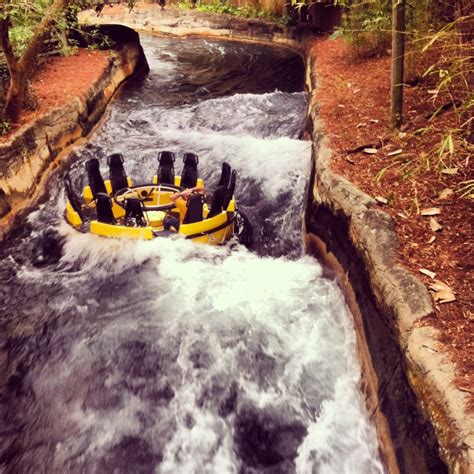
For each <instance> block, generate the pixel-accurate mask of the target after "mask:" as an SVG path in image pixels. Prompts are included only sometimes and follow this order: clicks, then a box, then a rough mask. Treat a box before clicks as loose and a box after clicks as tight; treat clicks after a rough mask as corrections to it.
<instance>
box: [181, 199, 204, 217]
mask: <svg viewBox="0 0 474 474" xmlns="http://www.w3.org/2000/svg"><path fill="white" fill-rule="evenodd" d="M187 206H188V210H187V211H186V215H185V216H184V219H183V224H192V223H193V222H199V221H202V208H203V202H202V195H201V194H199V193H195V194H191V196H189V199H188V202H187Z"/></svg>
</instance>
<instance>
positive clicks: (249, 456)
mask: <svg viewBox="0 0 474 474" xmlns="http://www.w3.org/2000/svg"><path fill="white" fill-rule="evenodd" d="M306 433H307V430H306V428H305V426H304V425H303V423H302V422H300V421H298V420H294V419H290V416H289V415H285V414H284V413H282V411H281V410H277V409H273V408H271V409H265V410H260V409H258V408H256V407H253V406H251V405H244V406H243V407H242V408H241V409H240V411H239V413H238V414H237V417H236V421H235V435H234V441H235V444H236V446H237V452H238V455H239V456H240V458H241V460H242V462H243V463H244V464H245V468H246V469H247V472H251V471H249V470H248V468H259V469H260V468H268V467H273V468H277V469H278V470H280V471H281V469H284V470H285V472H292V471H294V465H293V459H294V458H295V457H296V455H297V450H298V447H299V445H300V444H301V442H302V440H303V438H304V437H305V436H306ZM245 468H244V470H245ZM272 472H277V471H274V470H273V469H272Z"/></svg>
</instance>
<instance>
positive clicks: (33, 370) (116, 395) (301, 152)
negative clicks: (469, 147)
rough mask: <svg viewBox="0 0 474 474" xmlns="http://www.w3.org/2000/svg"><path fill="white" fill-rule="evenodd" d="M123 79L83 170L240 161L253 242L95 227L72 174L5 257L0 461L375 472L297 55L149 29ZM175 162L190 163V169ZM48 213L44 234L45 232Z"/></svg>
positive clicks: (37, 467)
mask: <svg viewBox="0 0 474 474" xmlns="http://www.w3.org/2000/svg"><path fill="white" fill-rule="evenodd" d="M143 43H144V46H145V51H146V54H147V57H148V58H149V63H150V66H151V73H150V75H149V76H148V77H147V78H146V79H145V80H144V81H143V83H141V84H138V85H137V84H135V85H128V86H126V87H124V88H123V90H122V91H121V94H120V95H119V97H118V98H117V99H116V101H115V102H114V104H113V105H112V106H111V108H110V112H109V117H108V120H107V121H106V122H105V123H104V124H103V126H102V127H101V129H100V130H99V131H98V132H97V133H96V134H95V136H94V137H93V138H92V139H91V141H90V143H89V144H88V145H86V146H85V147H83V148H78V149H76V150H75V151H74V153H73V156H72V157H71V165H70V168H69V172H70V174H71V176H72V179H73V182H74V185H75V186H76V187H77V189H79V188H81V187H82V186H83V185H84V184H85V179H84V175H85V173H84V171H83V163H84V161H85V160H86V159H88V158H90V157H92V156H95V157H98V158H100V159H102V160H101V161H102V165H101V166H102V167H103V168H102V171H103V174H104V175H107V172H106V165H105V160H103V158H104V157H105V156H106V155H108V154H109V153H112V152H115V151H119V152H122V153H123V154H124V156H125V159H126V162H125V167H126V169H127V171H128V173H129V175H131V176H133V177H134V179H135V180H136V181H140V180H142V181H145V180H146V181H149V180H150V177H151V176H152V175H153V174H154V173H155V172H156V167H157V163H156V156H157V152H158V151H159V150H163V149H171V150H175V151H177V152H178V153H179V154H180V155H181V154H182V153H183V152H185V151H193V152H195V153H197V154H198V155H199V156H200V171H201V175H202V176H203V178H204V179H205V181H206V182H207V183H211V185H212V183H215V182H216V181H217V180H218V175H219V171H220V165H221V163H222V161H227V162H229V163H230V164H231V166H232V167H233V168H235V169H236V170H237V172H238V174H239V180H238V186H237V192H236V195H237V199H238V202H239V204H240V206H241V207H242V208H243V210H244V211H245V212H246V213H247V214H248V215H249V217H250V219H251V220H252V223H253V226H254V229H255V233H256V241H257V243H256V249H255V251H254V252H249V251H248V250H247V249H245V248H242V247H240V246H239V245H237V244H233V245H230V246H226V247H208V246H199V245H196V244H193V243H192V242H189V241H184V240H181V239H179V238H175V239H162V240H159V239H157V240H154V241H149V242H133V241H121V240H109V239H103V238H101V237H98V236H94V235H90V234H80V233H78V232H76V231H75V230H73V229H72V228H70V227H69V226H68V225H67V224H66V223H65V222H64V220H63V218H62V213H63V210H64V204H63V200H64V196H63V192H62V190H61V185H60V184H59V183H60V178H61V176H60V175H59V174H57V175H56V176H55V177H53V179H51V180H50V185H51V191H50V193H49V195H48V197H47V199H46V200H45V202H44V203H43V204H41V205H40V206H38V207H37V209H36V210H35V211H34V212H32V213H31V214H30V216H29V217H28V219H26V220H25V221H24V222H23V223H22V225H21V226H20V227H19V228H18V229H17V231H16V232H15V233H14V234H12V236H11V238H10V239H9V241H8V242H7V243H6V244H5V245H4V247H3V248H2V249H1V251H0V258H1V267H0V276H1V281H2V286H1V288H0V291H1V293H0V296H2V298H1V301H2V303H1V314H2V316H1V319H0V326H1V327H0V334H1V336H0V365H1V366H2V368H4V371H3V373H4V374H5V376H4V377H3V378H0V387H1V390H2V398H1V402H2V403H1V405H0V410H1V415H2V433H1V435H0V466H2V468H4V469H5V472H42V471H44V470H45V469H46V470H47V471H48V472H119V473H121V472H124V473H125V472H134V473H135V472H160V473H177V472H179V473H191V472H196V473H197V472H199V473H206V472H208V473H232V472H236V473H237V472H242V473H244V472H245V473H270V472H272V473H277V472H279V473H291V472H299V473H311V472H320V473H338V474H339V473H364V474H365V473H379V472H383V471H384V468H383V466H382V464H381V462H380V459H379V457H378V447H377V442H376V436H375V431H374V429H373V427H372V425H371V423H370V422H369V419H368V415H367V413H366V412H365V408H364V404H363V399H362V396H361V394H360V392H359V390H358V382H359V378H360V367H359V365H358V363H357V360H356V352H355V334H354V328H353V326H352V322H351V316H350V314H349V312H348V310H347V308H346V306H345V304H344V301H343V297H342V295H341V293H340V291H339V289H338V287H337V285H336V284H335V283H334V282H333V281H330V280H328V279H326V278H323V277H322V270H321V267H320V265H319V264H318V263H316V262H315V261H314V260H313V259H312V258H310V257H306V256H303V255H302V243H301V225H302V212H303V207H302V203H303V200H304V190H305V186H306V176H307V175H308V169H309V165H310V144H309V143H307V142H303V141H299V140H297V136H298V134H299V131H300V128H301V123H302V117H304V113H305V107H306V104H305V97H304V95H303V93H301V92H299V91H300V90H301V88H302V77H303V76H302V64H301V61H300V60H299V58H298V57H296V56H294V55H293V54H292V53H290V52H286V51H281V50H276V49H273V48H268V47H264V46H261V45H260V46H256V45H248V44H246V45H240V44H237V43H231V42H225V43H222V44H219V43H218V42H213V41H205V40H197V39H196V40H194V39H188V40H186V41H183V40H172V39H160V38H151V37H145V38H143ZM177 171H178V172H179V171H180V169H179V166H178V169H177ZM38 223H41V226H38Z"/></svg>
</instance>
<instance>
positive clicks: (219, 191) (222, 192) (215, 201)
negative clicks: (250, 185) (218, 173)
mask: <svg viewBox="0 0 474 474" xmlns="http://www.w3.org/2000/svg"><path fill="white" fill-rule="evenodd" d="M226 193H227V189H226V188H225V187H224V186H218V187H217V188H216V189H215V190H214V194H213V195H212V202H211V210H210V211H209V214H208V215H207V218H208V219H209V218H211V217H214V216H217V214H220V213H221V212H222V210H223V208H224V201H225V197H226Z"/></svg>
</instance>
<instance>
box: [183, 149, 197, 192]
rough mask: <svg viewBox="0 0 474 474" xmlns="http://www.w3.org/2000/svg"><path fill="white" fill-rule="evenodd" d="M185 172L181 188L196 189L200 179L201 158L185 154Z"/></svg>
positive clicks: (192, 154)
mask: <svg viewBox="0 0 474 474" xmlns="http://www.w3.org/2000/svg"><path fill="white" fill-rule="evenodd" d="M183 162H184V166H183V171H182V172H181V187H182V188H194V187H195V186H196V184H197V179H198V168H197V165H198V163H199V158H198V156H197V155H195V154H194V153H185V154H184V157H183Z"/></svg>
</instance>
